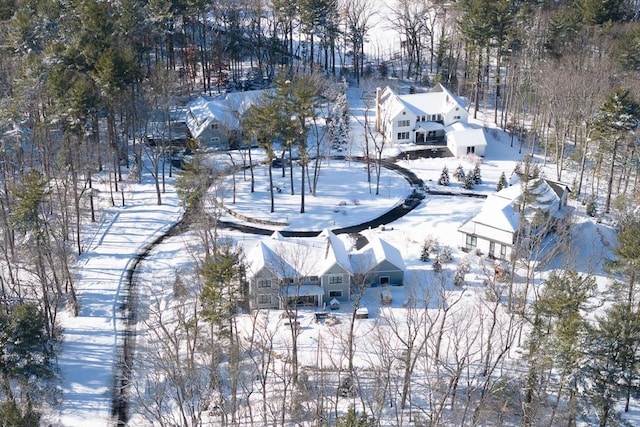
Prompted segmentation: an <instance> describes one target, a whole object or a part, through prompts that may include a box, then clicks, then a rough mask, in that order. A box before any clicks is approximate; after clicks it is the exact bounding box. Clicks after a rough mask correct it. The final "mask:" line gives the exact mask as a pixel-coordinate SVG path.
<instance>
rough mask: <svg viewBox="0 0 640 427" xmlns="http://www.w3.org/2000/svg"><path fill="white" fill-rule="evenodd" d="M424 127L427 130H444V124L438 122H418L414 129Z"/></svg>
mask: <svg viewBox="0 0 640 427" xmlns="http://www.w3.org/2000/svg"><path fill="white" fill-rule="evenodd" d="M418 129H423V130H426V131H433V130H443V129H444V126H443V125H442V124H440V123H438V122H418V123H416V128H415V129H414V130H418Z"/></svg>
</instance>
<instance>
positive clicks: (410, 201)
mask: <svg viewBox="0 0 640 427" xmlns="http://www.w3.org/2000/svg"><path fill="white" fill-rule="evenodd" d="M352 160H359V161H362V157H356V158H352ZM382 166H383V167H385V168H387V169H390V170H393V171H395V172H397V173H399V174H400V175H402V176H403V177H404V178H405V179H406V180H407V181H409V184H411V186H412V187H413V194H411V195H410V196H409V197H408V198H407V199H406V202H405V203H403V204H401V205H398V206H396V207H394V208H392V209H390V210H389V211H387V212H385V213H384V214H382V215H380V216H379V217H377V218H374V219H372V220H370V221H366V222H363V223H361V224H357V225H350V226H348V227H343V228H337V229H334V230H331V231H333V233H335V234H344V233H358V232H360V231H362V230H366V229H368V228H376V227H379V226H380V225H384V224H389V223H391V222H393V221H395V220H397V219H399V218H402V217H403V216H405V215H406V214H407V213H409V212H411V211H412V210H413V209H414V208H415V207H416V206H418V204H419V202H420V200H422V199H424V197H425V196H424V191H425V188H424V182H423V181H422V180H421V179H420V178H418V176H417V175H416V174H415V173H413V172H412V171H410V170H409V169H406V168H403V167H401V166H399V165H397V164H396V163H394V162H393V161H392V160H386V159H385V160H382ZM218 224H219V225H220V226H222V227H224V228H229V229H233V230H238V231H241V232H243V233H249V234H260V235H265V236H268V235H271V234H273V232H274V231H275V230H272V229H267V228H262V227H260V226H259V225H248V224H239V223H236V222H230V221H223V220H219V221H218ZM321 231H322V230H315V231H309V230H304V231H303V230H279V233H280V234H282V235H283V236H284V237H315V236H317V235H318V233H320V232H321Z"/></svg>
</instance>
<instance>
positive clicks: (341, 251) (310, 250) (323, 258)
mask: <svg viewBox="0 0 640 427" xmlns="http://www.w3.org/2000/svg"><path fill="white" fill-rule="evenodd" d="M257 246H258V248H257V249H258V250H255V249H254V250H252V251H250V252H249V254H248V255H247V256H248V260H249V265H250V268H249V271H250V272H251V273H250V275H251V274H255V273H256V272H258V271H260V269H262V268H263V267H265V266H266V267H267V268H269V270H271V271H273V273H274V274H277V275H279V276H281V275H282V276H283V277H281V278H284V277H288V278H293V277H303V276H318V277H320V276H323V275H324V274H325V273H326V272H327V271H328V270H329V269H331V268H332V267H333V266H335V265H339V266H340V267H342V268H343V269H344V270H345V271H347V272H348V273H349V274H353V270H352V268H351V263H350V260H349V255H348V252H347V249H346V248H345V245H344V243H343V242H342V240H341V239H340V238H339V237H338V236H336V235H335V234H334V233H333V232H331V231H329V230H324V231H323V232H322V233H320V234H319V235H318V236H317V237H312V238H285V237H283V236H282V234H280V233H279V232H278V231H275V232H274V233H273V234H272V235H271V238H270V239H267V240H263V241H261V242H260V243H258V244H257ZM284 273H286V274H284Z"/></svg>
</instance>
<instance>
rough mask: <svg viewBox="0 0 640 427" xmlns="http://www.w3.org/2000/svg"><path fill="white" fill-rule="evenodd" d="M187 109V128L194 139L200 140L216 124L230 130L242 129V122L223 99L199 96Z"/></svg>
mask: <svg viewBox="0 0 640 427" xmlns="http://www.w3.org/2000/svg"><path fill="white" fill-rule="evenodd" d="M187 108H188V111H187V127H188V128H189V131H190V132H191V135H192V136H193V137H194V138H199V137H200V136H201V135H202V133H203V132H204V131H205V130H206V129H207V128H208V127H209V126H210V125H211V124H212V123H214V122H217V123H221V124H223V125H224V126H225V127H227V128H229V129H238V128H239V127H240V122H239V121H238V119H237V118H236V116H235V115H234V114H233V112H232V111H231V110H230V109H229V106H228V105H227V103H226V102H225V101H224V100H222V99H219V98H216V99H212V98H208V97H204V96H199V97H198V98H196V99H195V100H194V101H191V102H190V103H189V104H187Z"/></svg>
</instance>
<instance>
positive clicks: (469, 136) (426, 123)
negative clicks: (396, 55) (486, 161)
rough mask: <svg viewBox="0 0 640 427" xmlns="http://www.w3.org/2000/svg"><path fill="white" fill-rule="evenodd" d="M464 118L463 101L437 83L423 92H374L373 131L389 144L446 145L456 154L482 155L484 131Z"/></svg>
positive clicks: (464, 107)
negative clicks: (374, 127)
mask: <svg viewBox="0 0 640 427" xmlns="http://www.w3.org/2000/svg"><path fill="white" fill-rule="evenodd" d="M468 119H469V115H468V112H467V110H466V103H465V101H464V100H463V99H461V98H459V97H457V96H455V95H454V94H453V93H451V92H450V91H449V90H448V89H447V88H445V87H444V86H443V85H441V84H440V83H438V84H436V85H435V86H434V87H433V88H432V89H431V90H430V91H428V92H424V93H412V94H407V95H400V94H397V93H395V92H394V91H393V89H391V88H390V87H388V86H387V87H386V88H384V89H378V90H377V91H376V131H377V132H378V133H380V134H381V135H383V137H384V138H385V140H386V141H388V142H391V143H410V144H417V145H442V146H444V145H446V146H447V147H448V148H449V151H451V153H452V154H453V155H454V156H456V157H464V156H465V155H468V154H475V155H477V156H484V149H485V147H486V145H487V141H486V139H485V136H484V132H483V131H482V129H481V128H478V127H477V126H473V125H471V124H469V123H468Z"/></svg>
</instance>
